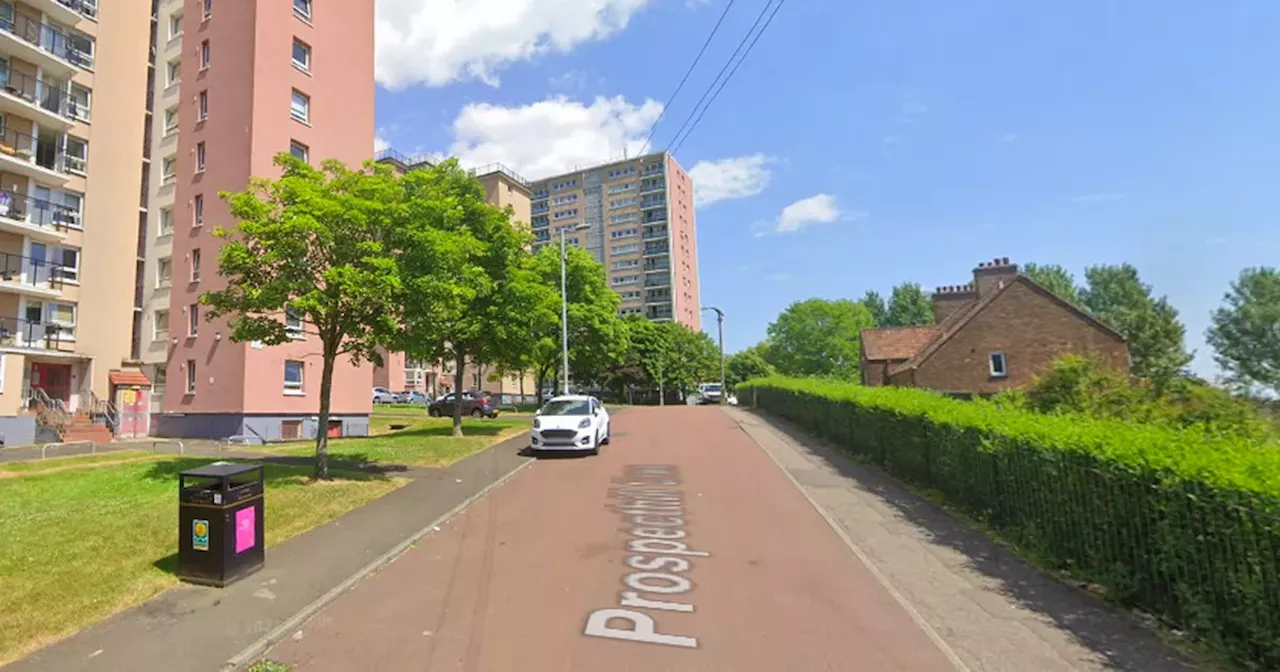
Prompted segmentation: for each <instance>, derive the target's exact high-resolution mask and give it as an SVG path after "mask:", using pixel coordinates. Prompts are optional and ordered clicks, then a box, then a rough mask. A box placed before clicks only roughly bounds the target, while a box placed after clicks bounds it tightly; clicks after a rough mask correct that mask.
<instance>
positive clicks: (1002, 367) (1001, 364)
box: [990, 352, 1009, 378]
mask: <svg viewBox="0 0 1280 672" xmlns="http://www.w3.org/2000/svg"><path fill="white" fill-rule="evenodd" d="M990 360H991V376H992V377H993V378H1004V377H1005V376H1008V375H1009V371H1008V368H1007V367H1006V362H1005V360H1004V353H1003V352H993V353H991V356H990Z"/></svg>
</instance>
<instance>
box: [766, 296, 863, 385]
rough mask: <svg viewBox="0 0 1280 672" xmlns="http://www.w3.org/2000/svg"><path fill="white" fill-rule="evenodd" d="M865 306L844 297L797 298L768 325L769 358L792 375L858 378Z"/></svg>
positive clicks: (780, 368) (782, 370) (787, 373)
mask: <svg viewBox="0 0 1280 672" xmlns="http://www.w3.org/2000/svg"><path fill="white" fill-rule="evenodd" d="M873 326H874V322H873V321H872V319H871V313H870V312H868V311H867V308H866V306H863V305H862V304H860V303H858V302H856V301H849V300H847V299H839V300H828V299H808V300H806V301H797V302H795V303H793V304H791V305H790V306H788V307H787V309H786V310H784V311H782V314H781V315H778V319H776V320H774V322H773V323H771V324H770V325H769V328H768V334H769V350H768V352H769V355H768V358H767V359H768V361H770V362H771V363H772V364H773V365H774V366H776V367H777V368H778V371H779V372H781V373H784V374H786V375H791V376H836V377H840V378H845V379H856V378H857V377H858V369H859V362H860V359H861V343H862V340H861V339H862V337H861V334H860V332H861V330H863V329H869V328H872V327H873Z"/></svg>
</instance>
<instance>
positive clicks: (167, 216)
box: [156, 208, 173, 236]
mask: <svg viewBox="0 0 1280 672" xmlns="http://www.w3.org/2000/svg"><path fill="white" fill-rule="evenodd" d="M171 233H173V208H160V223H159V225H157V226H156V235H157V236H167V235H169V234H171Z"/></svg>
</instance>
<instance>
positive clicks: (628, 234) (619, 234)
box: [609, 227, 640, 240]
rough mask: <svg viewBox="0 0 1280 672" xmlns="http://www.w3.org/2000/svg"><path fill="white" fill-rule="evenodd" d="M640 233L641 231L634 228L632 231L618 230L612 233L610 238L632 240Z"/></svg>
mask: <svg viewBox="0 0 1280 672" xmlns="http://www.w3.org/2000/svg"><path fill="white" fill-rule="evenodd" d="M638 233H640V230H639V229H636V228H634V227H633V228H630V229H618V230H617V231H610V232H609V237H610V238H613V239H614V240H617V239H618V238H630V237H631V236H634V235H637V234H638Z"/></svg>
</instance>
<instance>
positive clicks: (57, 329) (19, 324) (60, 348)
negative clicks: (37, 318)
mask: <svg viewBox="0 0 1280 672" xmlns="http://www.w3.org/2000/svg"><path fill="white" fill-rule="evenodd" d="M0 347H7V348H28V349H31V350H52V351H55V352H74V351H75V349H76V329H75V327H72V326H69V325H65V324H57V323H55V322H31V321H29V320H24V319H22V318H18V317H0Z"/></svg>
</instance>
